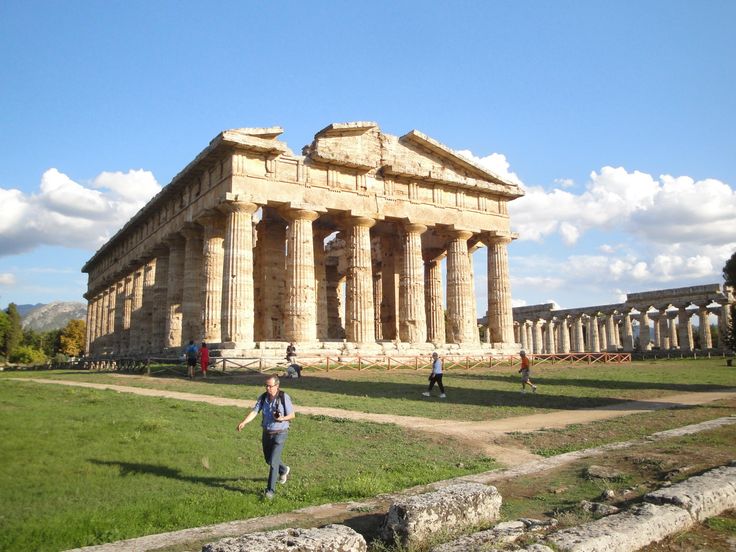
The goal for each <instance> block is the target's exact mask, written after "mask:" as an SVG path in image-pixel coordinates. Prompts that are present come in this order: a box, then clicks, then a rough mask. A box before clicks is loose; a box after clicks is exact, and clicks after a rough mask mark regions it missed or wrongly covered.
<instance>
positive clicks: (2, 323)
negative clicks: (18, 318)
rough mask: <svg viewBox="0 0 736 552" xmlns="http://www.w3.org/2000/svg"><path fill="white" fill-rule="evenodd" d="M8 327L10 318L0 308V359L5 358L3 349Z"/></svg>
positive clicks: (5, 354)
mask: <svg viewBox="0 0 736 552" xmlns="http://www.w3.org/2000/svg"><path fill="white" fill-rule="evenodd" d="M9 329H10V318H9V317H8V315H7V313H6V312H5V311H1V310H0V359H3V358H7V353H6V351H5V335H6V334H7V333H8V330H9Z"/></svg>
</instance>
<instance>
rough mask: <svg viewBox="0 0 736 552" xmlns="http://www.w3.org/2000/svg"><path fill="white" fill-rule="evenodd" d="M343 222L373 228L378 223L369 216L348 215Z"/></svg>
mask: <svg viewBox="0 0 736 552" xmlns="http://www.w3.org/2000/svg"><path fill="white" fill-rule="evenodd" d="M342 220H343V222H344V223H345V224H346V225H348V226H358V227H361V228H371V227H373V226H374V225H375V224H376V219H374V218H372V217H367V216H362V215H359V216H346V217H344V218H343V219H342Z"/></svg>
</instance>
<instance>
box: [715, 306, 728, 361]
mask: <svg viewBox="0 0 736 552" xmlns="http://www.w3.org/2000/svg"><path fill="white" fill-rule="evenodd" d="M730 328H731V303H723V304H722V305H721V314H720V315H719V316H718V348H719V349H721V350H722V351H725V350H726V349H727V348H728V347H726V341H725V339H726V335H727V334H728V331H729V329H730Z"/></svg>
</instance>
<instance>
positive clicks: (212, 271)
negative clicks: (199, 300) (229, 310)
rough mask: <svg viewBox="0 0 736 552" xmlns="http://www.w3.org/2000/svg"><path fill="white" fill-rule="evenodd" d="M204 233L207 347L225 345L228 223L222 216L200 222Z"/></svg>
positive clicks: (204, 312) (206, 218)
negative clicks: (226, 224) (224, 319)
mask: <svg viewBox="0 0 736 552" xmlns="http://www.w3.org/2000/svg"><path fill="white" fill-rule="evenodd" d="M197 222H198V223H199V224H201V225H202V228H203V229H204V237H203V242H202V245H203V251H202V257H203V258H202V264H203V265H204V278H203V279H202V285H203V290H202V294H203V298H204V299H203V303H204V305H203V313H202V315H203V316H202V326H203V328H202V337H203V339H204V341H206V342H207V343H220V342H221V341H222V327H221V324H222V268H223V263H224V262H225V247H224V244H225V223H224V221H223V220H222V215H221V214H219V213H217V214H214V213H213V214H209V215H208V216H205V217H202V218H200V219H198V221H197Z"/></svg>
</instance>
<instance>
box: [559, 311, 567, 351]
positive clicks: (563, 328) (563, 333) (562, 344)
mask: <svg viewBox="0 0 736 552" xmlns="http://www.w3.org/2000/svg"><path fill="white" fill-rule="evenodd" d="M558 344H559V347H558V351H557V352H558V353H564V354H567V353H569V352H570V329H569V327H568V324H567V317H566V316H563V317H562V318H560V338H559V340H558Z"/></svg>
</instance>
